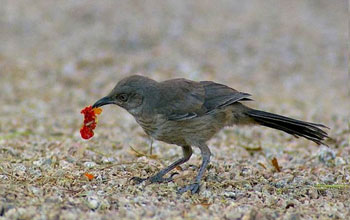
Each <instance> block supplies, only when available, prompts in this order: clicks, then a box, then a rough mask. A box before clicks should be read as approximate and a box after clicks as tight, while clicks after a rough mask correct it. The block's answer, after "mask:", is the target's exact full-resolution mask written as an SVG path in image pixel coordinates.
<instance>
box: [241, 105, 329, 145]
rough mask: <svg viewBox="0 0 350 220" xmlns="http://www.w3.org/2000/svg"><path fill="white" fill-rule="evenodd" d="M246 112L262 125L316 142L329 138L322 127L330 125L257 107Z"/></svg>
mask: <svg viewBox="0 0 350 220" xmlns="http://www.w3.org/2000/svg"><path fill="white" fill-rule="evenodd" d="M246 114H247V115H248V116H249V117H251V118H252V119H253V120H254V121H255V122H257V123H258V124H260V125H263V126H266V127H270V128H275V129H278V130H281V131H284V132H287V133H288V134H291V135H293V136H295V137H304V138H306V139H309V140H311V141H313V142H315V143H316V144H325V143H324V142H323V141H324V139H326V138H328V134H327V133H326V132H325V131H323V130H322V129H320V127H321V128H328V127H326V126H324V125H322V124H315V123H311V122H305V121H299V120H296V119H292V118H288V117H285V116H281V115H277V114H273V113H269V112H264V111H259V110H255V109H249V110H248V111H247V112H246ZM325 145H326V144H325Z"/></svg>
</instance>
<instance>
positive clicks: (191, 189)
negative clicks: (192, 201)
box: [177, 183, 200, 194]
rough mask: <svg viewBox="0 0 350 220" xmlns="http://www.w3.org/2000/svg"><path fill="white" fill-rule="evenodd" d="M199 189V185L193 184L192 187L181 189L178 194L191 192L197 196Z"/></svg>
mask: <svg viewBox="0 0 350 220" xmlns="http://www.w3.org/2000/svg"><path fill="white" fill-rule="evenodd" d="M199 187H200V184H199V183H192V184H190V185H187V186H185V187H182V188H180V189H179V190H178V191H177V192H178V194H182V193H184V192H187V191H191V193H192V194H195V193H198V192H199Z"/></svg>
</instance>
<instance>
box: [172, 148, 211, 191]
mask: <svg viewBox="0 0 350 220" xmlns="http://www.w3.org/2000/svg"><path fill="white" fill-rule="evenodd" d="M199 149H200V150H201V154H202V165H201V167H200V168H199V171H198V174H197V176H196V178H195V181H194V183H192V184H190V185H187V186H185V187H183V188H180V189H179V190H178V193H180V194H181V193H184V192H186V191H191V193H192V194H194V193H198V192H199V187H200V181H201V179H202V177H203V174H204V172H205V170H206V168H207V166H208V164H209V161H210V156H211V152H210V150H209V148H208V146H207V145H205V144H203V145H200V146H199Z"/></svg>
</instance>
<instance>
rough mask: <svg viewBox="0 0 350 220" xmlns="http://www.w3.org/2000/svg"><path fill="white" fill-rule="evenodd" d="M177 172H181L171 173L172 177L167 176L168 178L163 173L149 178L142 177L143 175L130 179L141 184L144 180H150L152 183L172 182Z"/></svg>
mask: <svg viewBox="0 0 350 220" xmlns="http://www.w3.org/2000/svg"><path fill="white" fill-rule="evenodd" d="M176 174H179V173H176V172H175V173H173V174H171V176H170V177H167V178H164V177H163V176H161V175H157V174H156V175H154V176H151V177H148V178H141V177H136V176H135V177H133V178H131V179H130V181H133V182H135V183H136V184H140V183H142V182H144V181H149V182H150V183H168V182H171V181H173V176H175V175H176Z"/></svg>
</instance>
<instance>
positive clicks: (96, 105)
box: [92, 96, 114, 108]
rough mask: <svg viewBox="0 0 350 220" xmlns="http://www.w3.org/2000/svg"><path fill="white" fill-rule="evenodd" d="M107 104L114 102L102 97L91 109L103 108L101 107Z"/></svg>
mask: <svg viewBox="0 0 350 220" xmlns="http://www.w3.org/2000/svg"><path fill="white" fill-rule="evenodd" d="M108 104H114V101H113V100H112V99H111V98H110V97H108V96H106V97H103V98H102V99H100V100H98V101H97V102H95V104H94V105H93V106H92V108H97V107H100V106H103V105H108Z"/></svg>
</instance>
